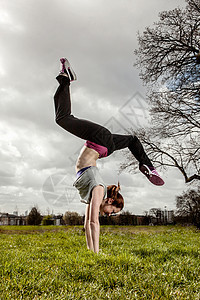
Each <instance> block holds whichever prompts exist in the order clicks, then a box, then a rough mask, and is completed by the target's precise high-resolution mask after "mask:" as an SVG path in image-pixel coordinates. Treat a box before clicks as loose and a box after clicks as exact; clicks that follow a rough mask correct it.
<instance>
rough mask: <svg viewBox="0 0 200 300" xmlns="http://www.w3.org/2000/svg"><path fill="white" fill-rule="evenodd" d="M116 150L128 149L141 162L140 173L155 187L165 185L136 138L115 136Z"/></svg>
mask: <svg viewBox="0 0 200 300" xmlns="http://www.w3.org/2000/svg"><path fill="white" fill-rule="evenodd" d="M113 142H114V144H115V150H120V149H124V148H127V147H128V149H129V150H130V151H131V153H132V154H133V155H134V156H135V158H136V159H137V160H138V161H139V169H140V171H141V172H142V173H143V174H144V175H145V176H146V177H147V178H148V179H149V181H150V182H151V183H153V184H155V185H163V184H164V181H163V179H162V178H161V177H160V175H159V174H158V173H157V171H156V169H155V168H154V167H153V165H152V163H151V161H150V159H149V157H148V156H147V154H146V153H145V151H144V148H143V146H142V144H141V143H140V141H139V139H138V138H137V137H136V136H132V135H119V134H113Z"/></svg>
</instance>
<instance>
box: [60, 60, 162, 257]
mask: <svg viewBox="0 0 200 300" xmlns="http://www.w3.org/2000/svg"><path fill="white" fill-rule="evenodd" d="M60 61H61V72H60V74H59V75H58V76H57V77H56V79H57V80H58V82H59V87H58V89H57V91H56V93H55V96H54V101H55V112H56V123H57V124H58V125H60V126H61V127H62V128H63V129H65V130H67V131H68V132H70V133H72V134H74V135H75V136H77V137H79V138H82V139H84V140H86V143H85V144H84V146H83V148H82V150H81V152H80V155H79V157H78V160H77V163H76V172H77V179H76V181H75V183H74V186H75V187H76V188H77V189H78V190H79V194H80V197H81V201H82V202H84V203H86V204H87V206H86V214H85V225H84V227H85V232H86V242H87V247H88V249H91V250H93V251H94V252H96V253H98V252H99V212H100V213H101V214H102V215H104V214H106V215H108V216H110V215H111V214H112V213H118V212H119V211H120V210H121V209H122V208H123V206H124V200H123V197H122V195H121V194H120V193H119V190H120V186H119V184H118V186H115V185H112V186H108V187H107V188H106V186H105V184H104V182H103V180H102V178H101V176H100V174H99V170H98V168H97V167H96V161H97V159H100V158H103V157H107V156H109V155H110V154H112V153H113V152H114V151H116V150H120V149H124V148H126V147H128V148H129V150H130V151H131V153H132V154H133V155H134V157H135V158H136V159H137V160H138V161H139V169H140V171H141V172H142V173H143V174H144V175H145V176H146V177H147V178H148V179H149V180H150V182H152V183H153V184H155V185H163V184H164V181H163V180H162V178H161V177H160V176H159V174H158V173H157V171H156V170H155V168H154V167H153V165H152V163H151V161H150V159H149V158H148V156H147V155H146V153H145V151H144V149H143V147H142V145H141V143H140V141H139V140H138V138H137V137H136V136H132V135H119V134H112V133H111V132H110V131H109V130H108V129H107V128H105V127H103V126H101V125H98V124H96V123H92V122H90V121H87V120H82V119H78V118H76V117H74V116H73V115H72V114H71V100H70V91H69V86H70V82H71V81H74V80H76V79H77V78H76V74H75V73H74V71H73V69H72V68H71V66H70V64H69V62H68V60H67V59H66V58H61V59H60ZM106 194H107V197H106Z"/></svg>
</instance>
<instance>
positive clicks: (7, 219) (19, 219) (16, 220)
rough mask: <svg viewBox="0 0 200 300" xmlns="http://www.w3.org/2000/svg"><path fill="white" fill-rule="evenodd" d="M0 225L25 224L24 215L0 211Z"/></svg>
mask: <svg viewBox="0 0 200 300" xmlns="http://www.w3.org/2000/svg"><path fill="white" fill-rule="evenodd" d="M0 225H4V226H7V225H26V217H24V216H18V215H14V214H8V213H0Z"/></svg>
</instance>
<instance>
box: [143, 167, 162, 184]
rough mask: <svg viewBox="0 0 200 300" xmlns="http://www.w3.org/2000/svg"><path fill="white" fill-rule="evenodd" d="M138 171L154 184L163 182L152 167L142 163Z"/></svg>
mask: <svg viewBox="0 0 200 300" xmlns="http://www.w3.org/2000/svg"><path fill="white" fill-rule="evenodd" d="M140 171H141V172H142V173H143V174H144V175H145V176H146V177H147V178H148V179H149V181H150V182H151V183H153V184H155V185H163V184H164V183H165V182H164V180H163V179H162V178H161V177H160V175H159V174H158V172H157V171H156V169H155V168H154V167H148V166H146V165H142V166H141V167H140Z"/></svg>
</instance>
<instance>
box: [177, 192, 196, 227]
mask: <svg viewBox="0 0 200 300" xmlns="http://www.w3.org/2000/svg"><path fill="white" fill-rule="evenodd" d="M176 207H177V215H178V216H181V217H189V218H190V221H191V223H192V224H194V225H195V226H197V227H198V228H200V188H198V190H188V191H186V192H184V193H183V194H182V195H181V196H177V197H176Z"/></svg>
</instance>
